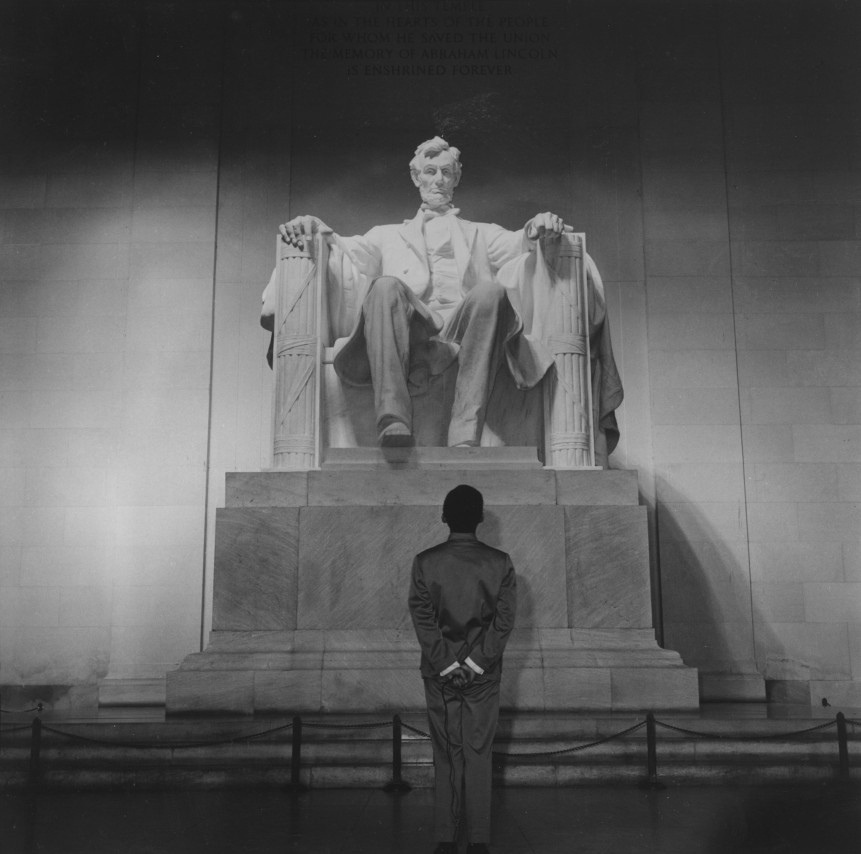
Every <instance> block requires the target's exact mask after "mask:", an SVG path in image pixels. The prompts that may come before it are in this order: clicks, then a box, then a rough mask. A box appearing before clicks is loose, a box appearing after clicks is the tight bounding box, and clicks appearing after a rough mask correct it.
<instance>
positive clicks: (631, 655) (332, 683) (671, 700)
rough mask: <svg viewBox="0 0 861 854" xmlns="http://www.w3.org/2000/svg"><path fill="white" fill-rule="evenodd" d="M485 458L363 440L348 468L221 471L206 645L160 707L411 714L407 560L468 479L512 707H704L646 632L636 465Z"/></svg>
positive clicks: (645, 566)
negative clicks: (376, 446)
mask: <svg viewBox="0 0 861 854" xmlns="http://www.w3.org/2000/svg"><path fill="white" fill-rule="evenodd" d="M357 453H358V452H357ZM484 454H485V452H484V451H483V449H467V450H466V451H459V450H457V449H455V450H451V451H449V450H447V449H437V450H435V451H434V452H432V454H431V455H432V457H433V460H432V461H431V459H430V457H429V458H428V459H427V460H424V459H421V460H418V461H417V460H416V459H415V457H413V456H412V455H407V456H406V457H405V458H398V459H386V458H385V457H384V456H383V454H382V452H379V451H376V452H372V453H370V454H369V452H368V450H367V449H363V450H362V451H361V453H358V456H356V459H355V460H354V462H353V465H352V466H351V465H350V458H349V454H346V458H344V457H342V458H341V459H339V460H338V461H337V463H336V464H335V465H331V466H329V467H325V466H324V469H323V470H322V471H309V472H284V471H273V472H260V473H254V474H234V475H228V478H227V504H228V506H227V507H225V508H223V509H219V510H218V511H217V516H216V534H215V575H214V585H213V631H212V634H211V638H210V644H209V646H208V647H207V649H206V650H205V651H204V652H202V653H197V654H194V655H190V656H188V657H187V658H186V659H185V661H184V662H183V663H182V665H181V666H180V668H179V669H178V670H176V671H174V672H172V673H169V674H168V675H167V710H168V712H169V713H190V712H194V713H201V712H220V713H242V714H252V713H255V712H259V713H263V712H318V711H324V712H369V711H384V710H389V711H391V710H417V709H421V708H422V707H423V705H424V695H423V689H422V683H421V679H420V677H419V674H418V664H419V650H418V645H417V643H416V640H415V635H414V634H413V629H412V623H411V621H410V617H409V614H408V612H407V607H406V597H407V590H408V587H409V573H410V567H411V564H412V558H413V555H415V553H416V552H418V551H421V550H422V549H424V548H427V547H429V546H431V545H434V544H435V543H438V542H440V541H441V540H443V539H445V538H446V537H447V536H448V529H447V528H446V527H445V526H444V525H443V524H442V522H441V520H440V515H441V514H440V508H441V504H442V499H443V497H444V496H445V493H446V492H447V491H448V490H449V489H451V488H452V487H454V486H455V485H457V484H458V483H464V482H467V483H471V484H473V485H474V486H476V487H477V488H479V489H480V490H481V491H482V492H483V493H484V496H485V502H486V508H485V521H484V523H483V524H482V525H481V527H480V528H479V530H478V536H479V538H480V539H482V540H484V541H486V542H488V543H489V544H491V545H493V546H496V547H498V548H501V549H504V550H505V551H507V552H509V553H510V554H511V556H512V560H513V562H514V566H515V568H516V570H517V573H518V616H517V629H516V630H515V632H514V634H513V636H512V638H511V640H510V642H509V645H508V648H507V651H506V654H505V662H504V676H503V689H502V691H503V693H502V703H503V706H504V707H505V708H507V709H512V710H524V711H526V710H529V711H555V710H558V711H567V710H576V709H583V710H608V711H609V710H641V709H649V708H655V709H685V710H688V709H695V708H697V707H698V705H699V695H698V688H697V672H696V670H695V669H693V668H688V667H685V666H684V665H683V664H682V662H681V659H680V658H679V656H678V655H677V654H676V653H674V652H670V651H667V650H662V649H660V648H659V647H658V645H657V643H656V642H655V639H654V632H653V630H652V620H651V604H650V601H651V600H650V590H649V558H648V537H647V526H646V510H645V508H644V507H640V506H638V504H637V500H638V499H637V481H636V473H635V472H620V471H600V470H598V471H594V470H583V471H558V472H557V471H552V470H548V469H543V468H540V466H538V463H537V456H536V454H535V450H534V449H531V451H529V452H525V451H524V449H522V448H520V449H519V448H496V449H493V453H492V454H491V455H488V456H485V455H484ZM508 456H510V457H511V460H510V461H509V460H507V459H506V457H508ZM491 457H492V459H491ZM530 460H532V461H534V463H531V464H530V462H529V461H530ZM333 462H334V461H333ZM507 462H510V463H511V464H512V465H511V467H510V468H509V467H508V466H507V465H506V463H507ZM428 464H429V465H428Z"/></svg>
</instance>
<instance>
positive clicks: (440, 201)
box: [421, 187, 454, 208]
mask: <svg viewBox="0 0 861 854" xmlns="http://www.w3.org/2000/svg"><path fill="white" fill-rule="evenodd" d="M421 196H422V201H423V202H424V203H425V204H426V205H429V206H430V207H432V208H440V207H442V206H443V205H448V204H451V200H452V198H453V197H454V191H453V190H446V189H445V188H444V187H433V188H431V189H429V190H424V189H423V190H422V191H421Z"/></svg>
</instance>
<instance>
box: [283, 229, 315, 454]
mask: <svg viewBox="0 0 861 854" xmlns="http://www.w3.org/2000/svg"><path fill="white" fill-rule="evenodd" d="M327 252H328V246H327V244H326V241H325V240H322V239H321V238H320V237H319V235H318V236H315V238H314V239H313V240H309V241H306V242H305V246H304V248H302V249H298V248H296V247H295V246H291V245H289V244H287V243H285V242H284V241H283V240H281V239H280V237H279V239H278V304H277V307H276V313H275V343H274V353H273V367H274V369H275V407H274V412H275V425H274V430H273V437H274V442H273V459H274V463H275V468H278V469H299V470H306V469H312V468H318V467H319V465H320V440H319V423H320V394H319V383H320V361H321V358H322V352H321V345H322V342H321V321H322V294H323V288H324V285H325V280H324V277H325V275H326V263H327V258H326V255H327Z"/></svg>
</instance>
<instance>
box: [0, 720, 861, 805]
mask: <svg viewBox="0 0 861 854" xmlns="http://www.w3.org/2000/svg"><path fill="white" fill-rule="evenodd" d="M31 711H33V710H31ZM847 724H853V725H861V721H857V720H854V719H851V718H849V719H847V718H846V717H844V715H843V713H842V712H839V713H838V714H837V717H836V720H833V721H825V722H823V723H821V724H817V725H815V726H811V727H807V728H805V729H800V730H793V731H791V732H780V733H761V734H754V735H733V734H729V733H717V732H703V731H699V730H694V729H690V728H687V727H681V726H677V725H675V724H670V723H667V722H666V721H660V720H657V719H656V718H655V716H654V714H653V713H652V712H649V713H648V714H647V715H646V719H645V720H641V721H639V722H637V723H635V724H634V725H633V726H630V727H627V728H626V729H623V730H621V731H620V732H617V733H613V734H611V735H607V736H604V737H603V738H598V739H595V740H593V741H589V742H586V743H583V744H575V745H573V746H571V747H563V748H559V749H556V750H536V751H526V752H522V753H521V752H511V751H502V750H494V751H493V756H494V757H496V758H505V759H514V760H517V759H530V758H538V757H553V756H562V755H564V754H571V753H579V752H581V751H584V750H589V749H590V748H593V747H598V746H600V745H602V744H607V743H608V742H611V741H614V740H616V739H619V738H624V737H625V736H628V735H631V734H632V733H635V732H637V731H638V730H640V729H642V728H643V727H646V730H647V739H646V742H647V747H648V763H647V764H648V781H647V782H646V783H645V785H647V786H649V787H654V788H658V787H662V784H661V783H659V782H658V779H657V751H656V747H657V737H656V727H659V726H660V727H663V728H664V729H667V730H671V731H673V732H677V733H679V734H681V735H685V736H689V737H692V738H702V739H715V740H736V741H739V740H741V741H765V740H769V739H784V740H789V739H792V738H796V737H799V736H806V735H810V734H812V733H817V732H822V731H824V730H826V729H830V728H831V727H834V726H836V727H837V736H838V751H839V765H838V768H839V776H840V779H841V780H842V781H848V780H849V778H850V766H849V752H848V737H847V731H846V725H847ZM389 726H391V727H392V767H393V779H392V781H391V782H390V783H388V784H387V785H386V786H385V787H384V788H385V789H386V791H389V792H404V791H409V789H410V785H409V784H408V783H407V782H405V781H404V780H403V779H402V777H401V764H402V763H401V740H402V730H407V731H408V732H410V733H412V734H414V735H416V736H419V737H420V738H423V739H428V740H429V739H430V738H431V736H430V735H429V734H428V733H426V732H424V731H423V730H421V729H418V728H416V727H414V726H411V725H410V724H406V723H403V721H401V719H400V715H395V716H394V717H393V718H392V720H386V721H370V722H365V723H341V722H338V723H335V722H332V723H329V722H326V721H303V720H302V718H300V717H298V716H295V717H294V718H293V719H292V721H291V722H289V723H286V724H282V725H280V726H276V727H270V728H268V729H265V730H261V731H255V732H250V733H240V734H238V735H234V736H230V737H226V738H219V739H212V740H209V741H200V740H197V741H162V742H139V741H118V740H113V739H102V738H94V737H92V736H88V735H84V734H82V733H75V732H69V731H66V730H62V729H57V728H55V727H51V726H46V725H45V724H43V722H42V720H41V718H39V717H38V716H37V717H35V718H34V719H33V721H32V724H31V726H27V725H23V726H12V727H4V728H0V733H3V734H6V733H12V732H21V731H23V730H26V729H32V739H31V747H30V781H31V784H32V785H40V780H41V763H40V746H41V738H42V733H43V732H48V733H52V734H53V735H57V736H60V737H63V738H68V739H71V740H73V741H79V742H85V743H88V744H98V745H102V746H106V747H120V748H129V749H137V750H152V749H158V748H163V749H167V750H178V749H193V748H201V747H217V746H221V745H226V744H238V743H242V742H249V741H253V740H255V739H259V738H263V737H264V736H271V735H273V734H275V733H279V732H284V731H286V730H292V731H293V732H292V751H291V761H290V767H291V780H292V782H291V786H290V788H292V789H293V790H294V791H296V792H304V791H306V790H307V786H305V785H304V784H303V783H302V782H301V779H300V771H301V744H302V728H303V727H308V728H311V729H344V730H347V729H355V730H363V729H381V728H383V727H389Z"/></svg>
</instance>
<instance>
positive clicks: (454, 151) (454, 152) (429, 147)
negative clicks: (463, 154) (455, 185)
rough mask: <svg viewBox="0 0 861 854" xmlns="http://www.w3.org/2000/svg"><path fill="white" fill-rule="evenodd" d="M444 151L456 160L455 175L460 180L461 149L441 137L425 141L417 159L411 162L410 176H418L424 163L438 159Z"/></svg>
mask: <svg viewBox="0 0 861 854" xmlns="http://www.w3.org/2000/svg"><path fill="white" fill-rule="evenodd" d="M443 151H447V152H449V154H451V156H452V157H453V158H454V174H455V177H456V178H460V171H461V165H460V149H459V148H455V147H454V146H453V145H449V144H448V143H447V142H446V141H445V140H444V139H443V138H442V137H441V136H435V137H434V138H433V139H428V140H425V141H424V142H423V143H422V144H421V145H420V146H419V147H418V148H417V149H416V153H415V157H413V159H412V160H410V174H412V175H413V176H415V175H418V174H419V172H421V171H422V166H423V165H424V164H423V162H422V161H424V160H427V159H429V158H431V157H436V156H437V155H439V154H442V153H443Z"/></svg>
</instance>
